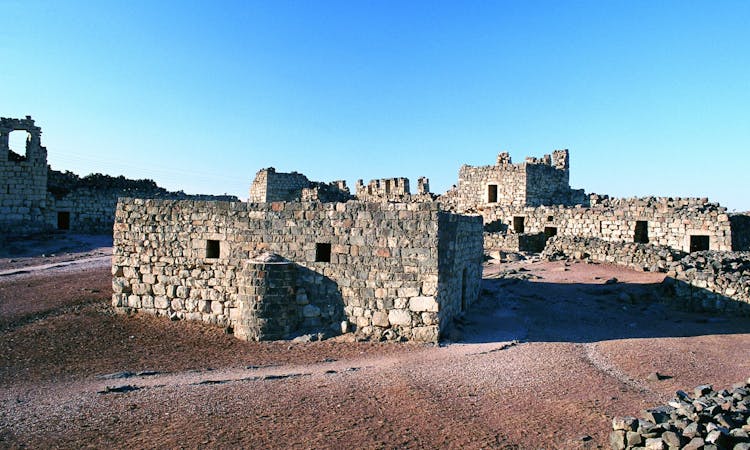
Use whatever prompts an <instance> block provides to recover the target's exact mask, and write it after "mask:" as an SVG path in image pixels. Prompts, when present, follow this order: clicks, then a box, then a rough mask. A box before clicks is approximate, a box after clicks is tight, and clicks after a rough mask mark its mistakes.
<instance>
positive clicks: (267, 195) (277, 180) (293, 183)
mask: <svg viewBox="0 0 750 450" xmlns="http://www.w3.org/2000/svg"><path fill="white" fill-rule="evenodd" d="M307 187H310V180H308V179H307V177H306V176H304V175H302V174H301V173H297V172H292V173H282V172H276V169H274V168H273V167H269V168H268V169H261V170H259V171H258V173H257V174H256V175H255V179H254V180H253V184H252V185H251V186H250V197H249V198H248V201H249V202H252V203H263V202H284V201H293V200H299V198H300V196H301V192H302V189H304V188H307Z"/></svg>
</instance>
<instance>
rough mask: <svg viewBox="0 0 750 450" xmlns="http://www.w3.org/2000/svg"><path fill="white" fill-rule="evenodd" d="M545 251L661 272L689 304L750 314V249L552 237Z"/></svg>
mask: <svg viewBox="0 0 750 450" xmlns="http://www.w3.org/2000/svg"><path fill="white" fill-rule="evenodd" d="M542 257H543V258H545V259H548V260H554V259H560V258H572V259H583V260H590V261H596V262H601V263H609V264H616V265H621V266H625V267H629V268H631V269H635V270H640V271H651V272H663V273H666V274H667V278H666V279H665V281H664V286H665V288H666V294H667V295H668V297H669V298H670V301H673V302H676V303H679V304H681V306H683V307H685V308H686V309H689V310H698V311H710V312H721V313H732V314H738V313H739V314H744V315H750V252H716V251H704V252H696V253H690V254H687V253H684V252H681V251H678V250H674V249H672V248H670V247H666V246H658V245H653V244H635V243H618V242H606V241H603V240H601V239H596V238H570V237H560V236H557V237H553V238H551V239H550V240H548V241H547V246H546V248H545V249H544V252H543V253H542Z"/></svg>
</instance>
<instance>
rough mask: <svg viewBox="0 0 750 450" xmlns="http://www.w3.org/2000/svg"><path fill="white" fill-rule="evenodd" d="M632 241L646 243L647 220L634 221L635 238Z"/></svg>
mask: <svg viewBox="0 0 750 450" xmlns="http://www.w3.org/2000/svg"><path fill="white" fill-rule="evenodd" d="M633 242H637V243H639V244H648V221H646V220H638V221H636V222H635V238H634V239H633Z"/></svg>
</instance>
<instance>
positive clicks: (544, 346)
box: [0, 236, 750, 449]
mask: <svg viewBox="0 0 750 450" xmlns="http://www.w3.org/2000/svg"><path fill="white" fill-rule="evenodd" d="M61 242H62V243H61ZM109 245H110V243H109V242H108V241H107V240H106V238H97V237H86V236H70V237H65V238H63V239H59V240H58V243H57V244H55V245H52V244H48V243H45V242H43V241H40V242H36V243H32V244H28V245H26V246H23V245H20V244H19V245H17V246H15V247H14V248H13V249H6V253H5V254H0V447H2V448H82V447H96V448H101V447H109V448H154V447H159V448H164V447H167V448H435V447H441V448H442V447H448V448H520V449H538V448H545V449H551V448H607V435H608V432H609V429H610V423H611V419H612V417H613V416H615V415H623V414H638V413H639V412H640V411H641V410H642V409H644V408H646V407H649V406H652V405H657V404H659V403H661V402H664V401H666V400H668V399H669V398H670V397H671V396H672V395H673V394H674V391H675V390H677V389H688V388H692V387H694V386H696V385H699V384H703V383H710V384H713V385H714V386H717V387H722V386H728V385H730V384H732V383H733V382H736V381H740V380H745V379H746V378H748V376H750V322H748V320H747V319H746V318H745V319H741V318H732V317H704V316H701V315H699V314H696V313H687V312H680V311H677V310H674V309H672V308H671V307H670V305H669V304H667V303H664V302H663V301H662V300H663V299H662V297H661V296H660V294H659V289H658V286H659V283H660V282H661V280H662V278H663V275H659V274H650V273H639V272H634V271H630V270H625V269H621V268H617V267H612V266H606V265H594V264H586V263H564V262H554V263H548V262H539V261H535V260H525V261H518V262H513V263H508V264H489V265H488V266H487V267H486V269H485V280H484V282H483V290H482V292H483V298H482V301H481V302H480V304H478V305H476V306H475V307H474V308H473V310H472V312H471V313H470V314H469V315H467V317H465V318H464V320H463V321H462V322H461V323H460V324H459V329H458V330H457V331H456V332H454V333H451V336H450V337H451V338H452V339H453V341H446V342H443V343H441V344H440V345H421V344H413V343H367V342H353V341H352V340H351V339H349V337H348V336H343V337H340V338H336V339H332V340H328V341H323V342H311V343H290V342H267V343H253V342H242V341H239V340H237V339H235V338H234V337H233V336H231V335H227V334H224V331H223V330H222V329H219V328H213V327H210V326H206V325H203V324H199V323H186V322H171V321H169V320H167V319H164V318H155V317H150V316H146V315H135V316H124V315H117V314H115V313H114V312H113V311H112V310H111V309H110V307H109V298H110V295H111V278H110V270H109V257H108V254H109V252H111V248H110V247H109ZM40 254H44V255H45V256H38V255H40ZM612 277H616V278H617V279H618V280H619V281H618V282H617V283H616V284H605V281H606V280H608V279H610V278H612ZM653 372H658V373H660V374H662V375H664V377H662V379H661V380H658V381H656V380H653V381H652V380H649V379H648V376H649V374H651V373H653Z"/></svg>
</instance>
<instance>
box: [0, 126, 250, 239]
mask: <svg viewBox="0 0 750 450" xmlns="http://www.w3.org/2000/svg"><path fill="white" fill-rule="evenodd" d="M13 132H19V133H25V134H26V148H25V151H24V152H23V154H18V153H16V152H13V151H12V150H11V149H10V147H9V136H10V133H13ZM41 135H42V130H41V128H40V127H38V126H36V124H35V123H34V120H33V119H32V118H31V117H30V116H26V118H24V119H12V118H5V117H2V118H0V242H2V241H3V240H4V239H6V238H8V237H12V236H24V235H30V234H34V233H39V232H48V231H51V230H63V231H73V232H80V233H109V232H110V230H111V229H112V225H113V223H114V212H115V206H116V204H117V199H118V198H119V197H122V196H143V197H149V198H150V197H160V198H193V199H236V197H233V196H191V195H186V194H184V193H182V192H169V191H167V190H165V189H162V188H160V187H158V186H157V185H156V183H154V182H152V181H150V180H128V179H125V178H124V177H117V178H115V177H108V176H104V175H98V174H97V175H92V176H89V177H85V178H83V179H82V178H80V177H78V176H77V175H75V174H72V173H70V172H66V173H62V172H58V171H55V170H52V169H51V168H50V167H49V166H48V165H47V149H46V148H44V147H43V146H42V143H41Z"/></svg>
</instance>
